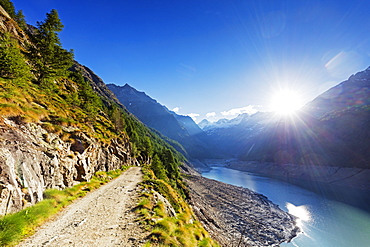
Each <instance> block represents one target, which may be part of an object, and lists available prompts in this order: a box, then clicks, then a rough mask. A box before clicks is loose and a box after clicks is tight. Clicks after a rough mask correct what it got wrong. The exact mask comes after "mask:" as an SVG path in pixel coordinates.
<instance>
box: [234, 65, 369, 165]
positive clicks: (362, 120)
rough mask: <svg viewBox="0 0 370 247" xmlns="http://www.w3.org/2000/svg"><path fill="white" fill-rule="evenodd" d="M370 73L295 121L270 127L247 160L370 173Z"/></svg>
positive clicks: (337, 88) (325, 95) (247, 148)
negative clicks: (358, 170)
mask: <svg viewBox="0 0 370 247" xmlns="http://www.w3.org/2000/svg"><path fill="white" fill-rule="evenodd" d="M369 103H370V69H367V70H365V71H362V72H359V73H357V74H356V75H354V76H351V77H350V78H349V79H348V80H347V81H345V82H342V83H340V84H339V85H337V86H335V87H333V88H331V89H330V90H328V91H327V92H325V93H323V94H322V95H320V96H318V97H317V98H316V99H314V100H313V101H312V102H310V103H308V104H307V105H306V106H305V107H304V108H303V109H302V111H301V112H299V113H298V114H297V116H296V117H295V118H282V119H280V120H279V121H278V122H274V123H272V124H269V125H267V126H266V127H265V128H264V130H263V131H262V132H261V133H260V134H258V135H257V136H255V137H254V138H251V139H250V140H249V143H248V144H247V145H246V146H245V149H244V151H243V153H242V154H241V158H242V159H243V160H254V161H266V162H276V163H282V164H292V163H293V164H302V165H325V166H340V167H359V168H370V166H369V162H368V161H369V160H370V143H369V141H368V140H369V139H370V105H369Z"/></svg>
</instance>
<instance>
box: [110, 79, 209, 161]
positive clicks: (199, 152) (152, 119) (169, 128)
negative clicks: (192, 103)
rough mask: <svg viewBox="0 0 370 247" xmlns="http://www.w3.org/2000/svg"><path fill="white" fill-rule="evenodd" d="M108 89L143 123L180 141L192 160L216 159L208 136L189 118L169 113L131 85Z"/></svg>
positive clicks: (114, 86) (111, 86) (112, 86)
mask: <svg viewBox="0 0 370 247" xmlns="http://www.w3.org/2000/svg"><path fill="white" fill-rule="evenodd" d="M107 86H108V88H109V89H110V90H111V91H112V92H113V93H115V95H116V96H117V98H118V99H119V100H120V102H121V103H122V104H123V105H125V107H126V108H127V109H128V110H129V111H130V112H131V113H132V114H134V115H135V116H136V117H137V118H138V119H140V121H142V122H143V123H144V124H146V125H147V126H149V127H151V128H153V129H156V130H157V131H159V132H160V133H162V134H163V135H165V136H167V137H169V138H171V139H173V140H175V141H178V142H179V143H180V144H181V145H182V146H183V147H184V148H185V150H186V152H187V154H188V155H189V157H190V158H193V159H199V158H209V157H214V155H215V154H214V152H213V150H212V145H210V144H209V143H208V142H207V137H206V135H205V134H204V133H203V132H202V130H201V129H200V128H199V127H198V126H197V125H196V124H195V123H194V121H193V120H192V119H191V118H190V117H187V116H180V115H177V114H176V113H174V112H171V111H169V110H168V109H167V108H166V107H165V106H163V105H161V104H159V103H158V102H157V101H156V100H154V99H152V98H150V97H149V96H148V95H146V94H145V93H144V92H139V91H137V90H136V89H134V88H133V87H131V86H130V85H128V84H126V85H124V86H117V85H114V84H108V85H107Z"/></svg>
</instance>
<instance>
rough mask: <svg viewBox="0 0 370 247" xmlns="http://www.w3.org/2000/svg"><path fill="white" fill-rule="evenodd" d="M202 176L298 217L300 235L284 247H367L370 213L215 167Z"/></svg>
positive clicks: (310, 193) (271, 181)
mask: <svg viewBox="0 0 370 247" xmlns="http://www.w3.org/2000/svg"><path fill="white" fill-rule="evenodd" d="M202 175H203V176H205V177H207V178H211V179H216V180H219V181H222V182H225V183H229V184H234V185H236V186H243V187H247V188H250V189H253V190H254V191H256V192H258V193H261V194H264V195H266V196H267V197H268V198H269V199H270V200H271V201H272V202H274V203H276V204H278V205H279V206H280V208H282V209H286V210H287V211H289V213H291V214H293V215H295V216H297V217H298V218H299V219H300V220H299V221H300V222H298V223H299V224H300V228H301V230H302V234H299V235H298V236H297V237H296V238H294V239H293V240H292V241H291V242H290V243H282V244H281V245H280V246H282V247H283V246H284V247H293V246H294V247H298V246H299V247H348V246H356V247H368V246H370V245H369V243H370V235H369V233H370V214H369V213H368V212H365V211H362V210H359V209H357V208H354V207H352V206H349V205H346V204H343V203H340V202H336V201H332V200H328V199H326V198H324V197H322V196H320V195H317V194H315V193H313V192H311V191H307V190H305V189H302V188H299V187H297V186H294V185H291V184H287V183H283V182H280V181H276V180H273V179H269V178H265V177H261V176H258V175H255V174H251V173H246V172H240V171H236V170H231V169H227V168H224V167H214V168H213V169H212V170H211V171H209V172H207V173H203V174H202Z"/></svg>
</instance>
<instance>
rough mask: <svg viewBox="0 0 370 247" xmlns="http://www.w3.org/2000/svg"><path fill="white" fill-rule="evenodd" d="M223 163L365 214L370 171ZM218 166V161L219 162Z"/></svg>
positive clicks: (362, 169)
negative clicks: (292, 185) (288, 184)
mask: <svg viewBox="0 0 370 247" xmlns="http://www.w3.org/2000/svg"><path fill="white" fill-rule="evenodd" d="M224 161H225V162H224V163H223V164H224V165H222V166H223V167H226V168H230V169H235V170H239V171H246V172H251V173H255V174H259V175H262V176H265V177H269V178H273V179H277V180H281V181H284V182H287V183H290V184H294V185H297V186H300V187H302V188H305V189H308V190H310V191H313V192H315V193H318V194H320V195H323V196H325V197H327V198H330V199H333V200H336V201H340V202H344V203H346V204H349V205H352V206H355V207H358V208H361V209H362V210H365V211H369V207H368V205H369V203H370V193H369V192H370V180H369V177H370V169H364V168H355V167H334V166H302V165H294V164H274V163H261V162H247V161H238V160H228V161H226V160H224ZM219 163H222V162H221V161H219ZM216 166H217V164H216ZM338 195H340V196H338Z"/></svg>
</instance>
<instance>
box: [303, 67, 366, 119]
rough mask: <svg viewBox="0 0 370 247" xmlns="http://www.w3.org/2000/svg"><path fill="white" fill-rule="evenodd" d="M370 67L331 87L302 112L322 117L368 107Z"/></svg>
mask: <svg viewBox="0 0 370 247" xmlns="http://www.w3.org/2000/svg"><path fill="white" fill-rule="evenodd" d="M369 78H370V67H369V68H367V69H366V70H364V71H361V72H358V73H356V74H355V75H352V76H350V77H349V79H348V80H346V81H344V82H342V83H340V84H338V85H336V86H334V87H332V88H331V89H329V90H328V91H326V92H324V93H323V94H321V95H319V96H318V97H316V98H315V99H314V100H313V101H311V102H309V103H308V104H307V105H305V106H304V108H303V111H305V112H306V113H309V114H311V115H312V116H315V117H323V116H324V115H325V114H329V113H331V112H334V111H340V110H345V109H349V108H352V107H357V108H358V107H361V106H366V105H370V97H369V94H370V80H369Z"/></svg>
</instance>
